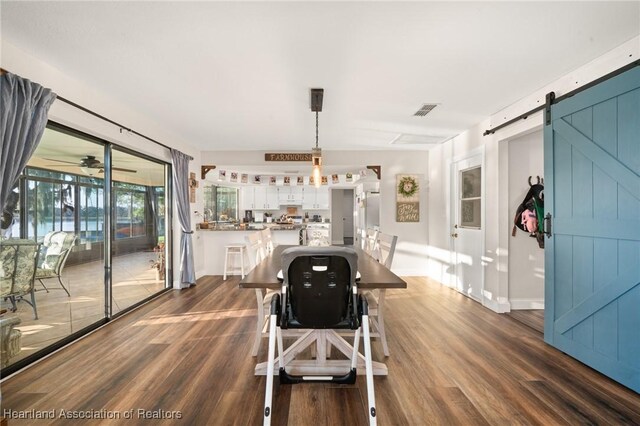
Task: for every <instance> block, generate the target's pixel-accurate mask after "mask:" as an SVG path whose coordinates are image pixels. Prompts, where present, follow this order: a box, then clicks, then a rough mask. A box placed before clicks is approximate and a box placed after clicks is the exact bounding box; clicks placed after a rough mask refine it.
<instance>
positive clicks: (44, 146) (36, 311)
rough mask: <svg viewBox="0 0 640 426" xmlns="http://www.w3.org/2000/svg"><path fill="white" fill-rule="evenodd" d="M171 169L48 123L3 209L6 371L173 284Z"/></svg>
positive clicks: (1, 313)
mask: <svg viewBox="0 0 640 426" xmlns="http://www.w3.org/2000/svg"><path fill="white" fill-rule="evenodd" d="M170 176H171V166H170V165H169V164H168V163H164V162H162V161H159V160H154V159H151V158H148V157H145V156H142V155H140V154H138V153H135V152H131V151H126V150H124V149H121V148H117V147H115V146H114V145H112V144H110V143H108V142H105V141H102V140H100V139H97V138H94V137H92V136H89V135H85V134H82V133H80V132H77V131H75V130H72V129H69V128H67V127H64V126H60V125H57V124H53V123H50V125H49V126H48V127H47V129H46V130H45V132H44V135H43V137H42V140H41V142H40V144H39V146H38V148H37V149H36V151H35V153H34V155H33V156H32V158H31V159H30V160H29V163H28V165H27V167H26V169H25V170H24V172H23V174H22V175H21V177H20V179H19V181H18V182H17V183H16V185H15V187H14V189H13V192H12V194H11V196H10V197H9V202H8V203H7V205H5V206H4V208H3V214H2V222H1V227H0V304H1V306H0V331H1V333H2V336H3V339H4V340H3V344H2V348H1V349H2V353H1V354H0V360H1V361H2V366H1V367H2V374H3V375H5V374H7V373H10V372H11V371H14V370H15V369H17V368H20V367H22V366H24V365H26V364H28V363H30V362H33V361H34V360H36V359H38V358H39V357H41V356H44V355H45V354H46V353H48V352H50V351H51V350H53V349H55V348H56V347H59V346H61V345H62V344H64V343H66V342H68V341H70V340H72V339H74V338H76V337H78V336H80V335H82V334H84V333H86V332H88V331H89V330H90V329H92V328H95V327H97V326H99V325H100V324H103V323H105V322H107V321H108V320H109V319H110V318H111V317H112V316H113V315H116V314H119V313H122V312H123V311H124V310H126V309H128V308H131V307H132V306H134V305H135V304H137V303H139V302H141V301H144V300H145V299H148V298H149V297H152V296H154V295H156V294H158V292H160V291H162V290H164V289H165V288H166V287H167V284H166V283H168V282H169V281H170V280H168V279H167V275H168V274H167V273H166V271H167V270H168V269H170V268H167V266H166V265H169V264H170V259H169V258H168V254H169V253H170V250H169V249H170V247H169V246H170V243H171V241H170V235H171V233H170V229H171V228H170V226H169V225H168V223H170V220H171V217H170V208H169V207H168V206H170V194H171V193H170V185H169V184H168V182H170V180H171V179H170ZM20 256H30V258H29V259H34V263H35V267H34V263H31V267H32V268H33V271H32V272H34V273H29V274H26V273H25V271H23V270H20V269H19V268H17V267H16V265H18V264H20V265H25V263H24V261H23V260H24V259H23V260H21V259H20ZM27 263H28V262H27ZM22 269H24V267H23V268H22Z"/></svg>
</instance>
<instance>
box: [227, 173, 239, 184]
mask: <svg viewBox="0 0 640 426" xmlns="http://www.w3.org/2000/svg"><path fill="white" fill-rule="evenodd" d="M229 182H238V172H231V179H230V180H229Z"/></svg>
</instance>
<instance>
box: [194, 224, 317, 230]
mask: <svg viewBox="0 0 640 426" xmlns="http://www.w3.org/2000/svg"><path fill="white" fill-rule="evenodd" d="M307 225H330V224H329V223H322V222H309V223H295V224H294V223H292V224H289V225H280V224H272V223H265V224H262V223H256V224H251V225H249V226H248V227H246V228H244V229H242V228H240V227H238V226H232V225H221V226H220V225H218V226H217V227H215V228H207V229H202V228H198V230H199V231H203V232H205V231H216V232H219V231H225V232H233V231H243V232H246V231H261V230H263V229H265V228H269V229H271V230H272V231H296V230H300V229H305V228H306V227H307Z"/></svg>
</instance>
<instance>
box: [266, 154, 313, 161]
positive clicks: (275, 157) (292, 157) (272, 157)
mask: <svg viewBox="0 0 640 426" xmlns="http://www.w3.org/2000/svg"><path fill="white" fill-rule="evenodd" d="M264 161H309V162H310V161H311V153H307V152H270V153H266V154H264Z"/></svg>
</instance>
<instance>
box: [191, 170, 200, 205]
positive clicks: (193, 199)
mask: <svg viewBox="0 0 640 426" xmlns="http://www.w3.org/2000/svg"><path fill="white" fill-rule="evenodd" d="M197 187H198V181H197V180H196V174H195V173H193V172H191V173H189V202H190V203H195V202H196V188H197Z"/></svg>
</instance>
